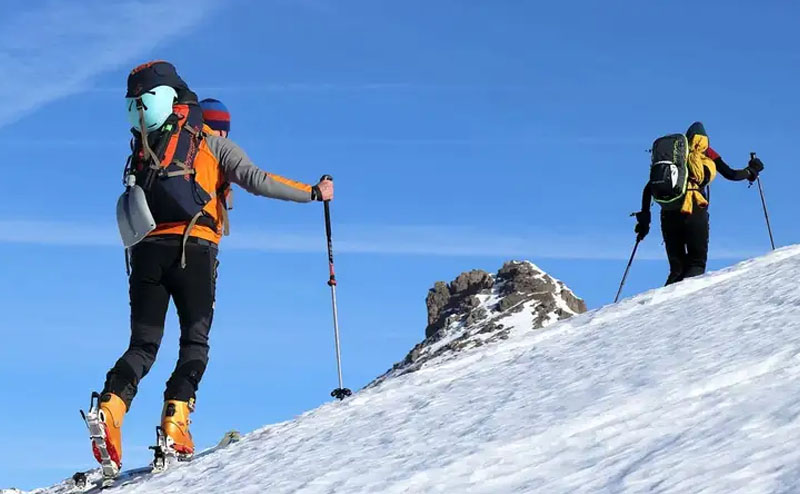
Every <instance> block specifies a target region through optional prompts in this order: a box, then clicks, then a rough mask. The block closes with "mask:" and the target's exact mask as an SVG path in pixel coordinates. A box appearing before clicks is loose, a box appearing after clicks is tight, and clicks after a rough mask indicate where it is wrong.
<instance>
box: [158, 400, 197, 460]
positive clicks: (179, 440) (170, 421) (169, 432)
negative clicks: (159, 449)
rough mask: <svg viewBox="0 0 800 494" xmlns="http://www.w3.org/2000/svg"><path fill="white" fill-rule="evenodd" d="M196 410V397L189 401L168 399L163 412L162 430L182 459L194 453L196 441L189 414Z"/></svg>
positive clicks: (168, 442) (168, 443)
mask: <svg viewBox="0 0 800 494" xmlns="http://www.w3.org/2000/svg"><path fill="white" fill-rule="evenodd" d="M193 411H194V399H191V400H189V401H177V400H168V401H166V402H164V410H163V411H162V412H161V431H162V432H163V434H164V436H165V437H166V439H167V446H168V447H169V448H170V449H172V450H173V451H174V452H175V454H176V455H177V456H178V459H180V460H188V459H190V458H191V457H192V455H194V441H193V440H192V433H191V432H189V424H191V420H190V419H189V414H190V413H191V412H193Z"/></svg>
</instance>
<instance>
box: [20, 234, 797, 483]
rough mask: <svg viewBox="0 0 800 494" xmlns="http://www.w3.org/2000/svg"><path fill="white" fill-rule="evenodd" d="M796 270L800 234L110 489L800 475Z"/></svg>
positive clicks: (749, 479) (747, 479)
mask: <svg viewBox="0 0 800 494" xmlns="http://www.w3.org/2000/svg"><path fill="white" fill-rule="evenodd" d="M799 283H800V248H798V247H792V248H787V249H783V250H780V251H778V252H776V253H773V254H771V255H769V256H767V257H764V258H761V259H757V260H753V261H749V262H745V263H743V264H740V265H738V266H736V267H734V268H731V269H727V270H724V271H721V272H718V273H714V274H711V275H708V276H705V277H702V278H698V279H693V280H689V281H686V282H684V283H681V284H678V285H675V286H671V287H668V288H665V289H660V290H655V291H652V292H649V293H646V294H643V295H640V296H638V297H635V298H632V299H628V300H625V301H623V302H621V303H620V304H618V305H616V306H610V307H606V308H603V309H600V310H597V311H594V312H590V313H587V314H583V315H579V316H575V317H572V318H570V319H568V320H566V321H562V322H560V323H556V324H554V325H552V326H551V327H550V328H549V329H546V330H542V331H536V332H532V331H519V332H511V334H510V335H509V338H508V339H507V340H504V341H499V342H497V343H496V344H494V345H485V346H481V347H478V348H473V349H470V350H466V351H464V352H461V354H460V355H459V357H458V358H453V359H448V360H445V361H442V362H440V363H438V364H435V363H432V364H431V365H427V366H425V367H423V368H421V369H419V370H418V371H417V372H413V373H406V374H403V375H399V376H396V377H393V378H391V379H386V380H384V381H383V382H381V383H380V384H378V385H376V386H374V387H370V388H368V389H366V390H363V391H361V392H359V393H358V394H356V395H355V396H353V397H352V398H350V399H348V400H346V401H344V402H342V403H331V404H328V405H325V406H323V407H321V408H319V409H317V410H314V411H312V412H309V413H307V414H305V415H303V416H301V417H299V418H297V419H296V420H292V421H290V422H286V423H282V424H277V425H273V426H268V427H266V428H264V429H262V430H259V431H256V432H254V433H252V434H250V435H248V436H246V437H245V438H244V439H243V440H242V442H240V443H238V444H235V445H232V446H231V447H229V448H228V449H225V450H222V451H219V452H217V453H214V454H210V455H208V456H205V457H203V458H200V459H198V460H196V461H195V462H193V463H191V464H189V465H184V466H181V467H179V468H176V469H174V470H171V471H168V472H166V473H165V474H163V475H160V476H156V477H152V476H144V477H141V478H138V479H136V480H135V481H133V482H132V483H130V484H128V485H125V486H122V487H120V488H117V489H111V490H109V491H107V492H108V493H109V494H110V493H114V492H120V493H124V494H137V493H181V494H188V493H234V492H235V493H242V494H245V493H265V492H269V493H283V492H304V493H333V492H342V493H353V492H373V493H401V492H403V493H417V492H448V493H451V492H452V493H465V492H470V493H506V492H546V493H561V492H564V493H597V492H608V493H612V492H614V493H616V492H661V493H666V492H670V493H695V492H710V493H717V492H718V493H733V492H741V493H768V492H769V493H772V492H786V493H789V492H800V447H798V444H800V285H799ZM510 317H513V316H510ZM505 322H506V323H511V322H512V321H511V319H509V320H508V321H505ZM35 492H37V493H47V494H50V493H61V492H64V486H63V485H57V486H54V487H52V488H49V489H44V490H39V491H35Z"/></svg>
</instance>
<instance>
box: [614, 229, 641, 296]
mask: <svg viewBox="0 0 800 494" xmlns="http://www.w3.org/2000/svg"><path fill="white" fill-rule="evenodd" d="M639 242H641V240H639V239H637V240H636V244H635V245H634V246H633V252H631V258H630V260H629V261H628V266H627V267H626V268H625V274H623V275H622V282H621V283H620V284H619V290H617V296H616V297H614V303H615V304H616V303H617V302H619V296H620V295H622V287H624V286H625V280H627V279H628V271H630V270H631V265H632V264H633V258H634V257H636V250H637V249H638V248H639Z"/></svg>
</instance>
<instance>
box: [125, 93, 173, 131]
mask: <svg viewBox="0 0 800 494" xmlns="http://www.w3.org/2000/svg"><path fill="white" fill-rule="evenodd" d="M177 98H178V93H177V92H176V91H175V89H173V88H172V87H170V86H156V87H154V88H153V89H151V90H149V91H145V92H144V93H143V94H142V95H141V96H139V97H138V98H125V104H126V107H127V111H128V122H129V123H130V124H131V127H133V128H134V129H136V130H138V131H139V132H141V131H142V128H141V118H142V116H144V125H145V127H146V130H147V132H153V131H154V130H158V129H159V128H160V127H161V126H162V125H164V122H165V121H166V120H167V117H169V116H170V115H172V105H173V104H174V103H175V100H176V99H177ZM140 102H141V103H140ZM142 114H143V115H142Z"/></svg>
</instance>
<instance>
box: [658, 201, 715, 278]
mask: <svg viewBox="0 0 800 494" xmlns="http://www.w3.org/2000/svg"><path fill="white" fill-rule="evenodd" d="M661 233H662V234H663V236H664V246H665V247H666V250H667V259H668V260H669V277H668V278H667V285H671V284H673V283H677V282H679V281H681V280H683V279H685V278H691V277H693V276H700V275H701V274H703V273H705V272H706V261H707V260H708V209H707V208H700V207H695V208H694V212H692V214H683V213H681V212H680V211H663V210H662V211H661Z"/></svg>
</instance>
